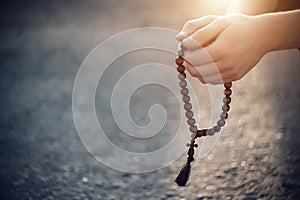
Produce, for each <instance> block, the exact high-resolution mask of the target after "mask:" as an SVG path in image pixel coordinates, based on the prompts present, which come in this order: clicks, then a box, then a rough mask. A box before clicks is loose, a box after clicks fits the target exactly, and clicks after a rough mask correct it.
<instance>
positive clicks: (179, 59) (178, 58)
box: [175, 56, 183, 65]
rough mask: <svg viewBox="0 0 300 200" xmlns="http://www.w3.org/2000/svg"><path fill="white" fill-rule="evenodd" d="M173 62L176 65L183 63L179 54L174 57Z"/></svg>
mask: <svg viewBox="0 0 300 200" xmlns="http://www.w3.org/2000/svg"><path fill="white" fill-rule="evenodd" d="M175 62H176V64H177V65H182V64H183V58H182V57H181V56H178V57H177V58H176V59H175Z"/></svg>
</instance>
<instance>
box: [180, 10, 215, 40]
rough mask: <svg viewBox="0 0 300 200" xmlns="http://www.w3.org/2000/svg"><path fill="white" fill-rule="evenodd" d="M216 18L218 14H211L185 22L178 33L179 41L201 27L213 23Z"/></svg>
mask: <svg viewBox="0 0 300 200" xmlns="http://www.w3.org/2000/svg"><path fill="white" fill-rule="evenodd" d="M216 18H217V16H213V15H209V16H204V17H201V18H198V19H194V20H190V21H188V22H187V23H185V24H184V26H183V28H182V29H181V31H180V32H179V33H178V34H177V35H176V39H177V40H178V41H182V40H183V39H185V38H187V37H188V36H190V35H191V34H193V33H194V32H195V31H196V30H198V29H199V28H202V27H204V26H206V25H208V24H209V23H211V22H212V21H213V20H215V19H216Z"/></svg>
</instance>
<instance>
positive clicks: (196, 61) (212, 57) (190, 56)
mask: <svg viewBox="0 0 300 200" xmlns="http://www.w3.org/2000/svg"><path fill="white" fill-rule="evenodd" d="M220 57H221V56H219V51H218V48H217V47H216V45H215V44H212V45H210V46H208V47H206V48H197V49H195V50H193V51H191V50H185V51H184V52H183V58H184V59H185V60H186V61H188V62H189V63H191V64H192V65H193V66H198V65H203V64H206V63H211V62H216V61H217V60H218V59H219V58H220Z"/></svg>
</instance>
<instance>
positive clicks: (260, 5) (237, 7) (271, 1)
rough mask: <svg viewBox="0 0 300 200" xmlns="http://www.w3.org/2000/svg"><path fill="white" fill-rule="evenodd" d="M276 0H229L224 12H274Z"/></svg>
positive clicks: (247, 13) (255, 13) (256, 13)
mask: <svg viewBox="0 0 300 200" xmlns="http://www.w3.org/2000/svg"><path fill="white" fill-rule="evenodd" d="M277 3H278V0H231V1H230V3H229V6H228V8H227V11H226V14H232V13H242V14H246V15H258V14H263V13H268V12H274V11H275V10H276V7H277Z"/></svg>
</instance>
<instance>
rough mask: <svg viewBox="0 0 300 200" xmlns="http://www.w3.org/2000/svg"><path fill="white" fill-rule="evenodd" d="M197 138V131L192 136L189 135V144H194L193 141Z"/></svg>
mask: <svg viewBox="0 0 300 200" xmlns="http://www.w3.org/2000/svg"><path fill="white" fill-rule="evenodd" d="M196 137H197V130H196V132H195V133H193V134H191V138H192V139H191V144H194V143H195V141H194V139H195V138H196Z"/></svg>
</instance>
